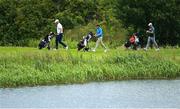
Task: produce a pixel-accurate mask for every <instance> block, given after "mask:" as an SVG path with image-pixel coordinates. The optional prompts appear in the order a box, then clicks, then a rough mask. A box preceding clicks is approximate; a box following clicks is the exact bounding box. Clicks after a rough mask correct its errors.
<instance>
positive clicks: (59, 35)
mask: <svg viewBox="0 0 180 109" xmlns="http://www.w3.org/2000/svg"><path fill="white" fill-rule="evenodd" d="M55 24H56V27H57V36H56V49H58V44H59V43H60V44H61V45H63V47H64V48H65V49H66V50H67V49H68V46H67V45H66V44H65V43H63V42H62V38H63V27H62V25H61V23H60V22H59V20H58V19H56V20H55Z"/></svg>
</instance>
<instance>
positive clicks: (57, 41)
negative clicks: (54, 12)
mask: <svg viewBox="0 0 180 109" xmlns="http://www.w3.org/2000/svg"><path fill="white" fill-rule="evenodd" d="M58 43H59V40H58V36H56V49H58Z"/></svg>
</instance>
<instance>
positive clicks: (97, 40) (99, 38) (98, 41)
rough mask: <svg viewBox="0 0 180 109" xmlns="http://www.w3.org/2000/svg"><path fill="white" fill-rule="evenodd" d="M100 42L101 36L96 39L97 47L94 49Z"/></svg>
mask: <svg viewBox="0 0 180 109" xmlns="http://www.w3.org/2000/svg"><path fill="white" fill-rule="evenodd" d="M99 42H100V38H98V40H97V41H96V47H95V48H94V50H96V48H97V47H98V45H99Z"/></svg>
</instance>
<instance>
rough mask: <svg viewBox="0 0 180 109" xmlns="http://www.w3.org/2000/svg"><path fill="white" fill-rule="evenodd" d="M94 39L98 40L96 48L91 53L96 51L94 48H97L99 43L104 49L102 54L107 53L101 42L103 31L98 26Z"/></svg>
mask: <svg viewBox="0 0 180 109" xmlns="http://www.w3.org/2000/svg"><path fill="white" fill-rule="evenodd" d="M96 27H97V28H96V35H95V36H96V37H97V38H98V40H97V41H96V47H95V48H94V49H93V50H92V51H94V52H95V51H96V48H97V47H98V45H99V43H101V45H102V46H103V47H104V48H105V50H104V52H106V51H107V48H106V46H105V45H104V43H103V41H102V38H103V30H102V28H101V27H100V25H96Z"/></svg>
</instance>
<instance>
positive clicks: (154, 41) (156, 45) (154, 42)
mask: <svg viewBox="0 0 180 109" xmlns="http://www.w3.org/2000/svg"><path fill="white" fill-rule="evenodd" d="M152 41H153V44H154V45H155V47H156V48H159V47H158V44H157V43H156V40H155V37H154V38H153V40H152Z"/></svg>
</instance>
